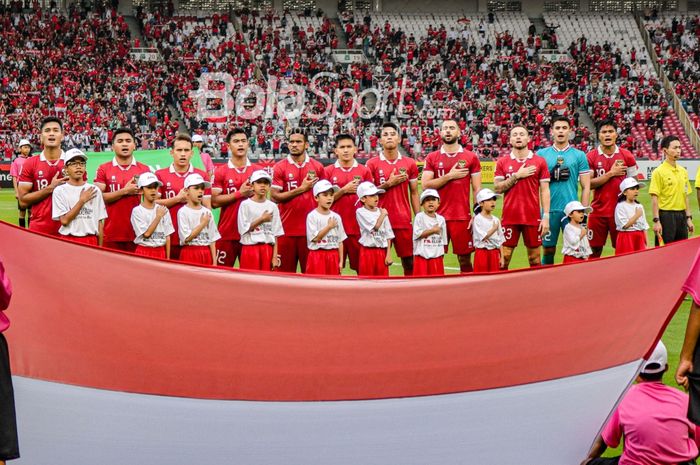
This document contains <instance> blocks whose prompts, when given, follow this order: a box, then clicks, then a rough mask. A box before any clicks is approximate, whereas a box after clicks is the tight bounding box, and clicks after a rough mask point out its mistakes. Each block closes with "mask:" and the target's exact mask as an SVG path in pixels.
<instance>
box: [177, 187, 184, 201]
mask: <svg viewBox="0 0 700 465" xmlns="http://www.w3.org/2000/svg"><path fill="white" fill-rule="evenodd" d="M175 198H176V199H177V201H178V202H180V203H184V202H187V189H185V188H184V187H183V188H182V189H181V190H180V192H178V193H177V195H176V196H175Z"/></svg>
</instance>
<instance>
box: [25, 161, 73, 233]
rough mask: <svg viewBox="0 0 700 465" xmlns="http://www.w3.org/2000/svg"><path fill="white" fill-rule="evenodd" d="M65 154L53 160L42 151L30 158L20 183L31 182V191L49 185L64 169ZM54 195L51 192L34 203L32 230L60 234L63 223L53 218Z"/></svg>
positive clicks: (30, 222)
mask: <svg viewBox="0 0 700 465" xmlns="http://www.w3.org/2000/svg"><path fill="white" fill-rule="evenodd" d="M63 156H64V153H63V152H61V158H60V159H58V160H56V161H52V162H49V161H48V160H47V159H46V157H45V156H44V152H41V154H40V155H39V156H38V157H30V158H28V159H27V161H26V162H24V165H23V166H22V172H21V173H20V175H19V183H20V184H31V185H32V190H31V191H30V192H36V191H40V190H41V189H44V188H46V187H48V185H49V184H51V181H52V180H53V177H54V176H56V173H60V172H61V170H62V169H63ZM59 177H61V174H59ZM52 197H53V194H50V195H49V196H48V197H46V198H45V199H44V200H42V201H41V202H39V203H35V204H34V205H32V207H31V212H32V216H31V218H30V220H29V229H31V230H32V231H38V232H42V233H45V234H53V235H54V236H56V235H58V229H59V228H60V227H61V223H60V221H54V220H53V219H52V211H51V209H52V205H51V202H52Z"/></svg>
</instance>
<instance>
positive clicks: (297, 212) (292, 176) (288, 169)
mask: <svg viewBox="0 0 700 465" xmlns="http://www.w3.org/2000/svg"><path fill="white" fill-rule="evenodd" d="M311 171H313V174H314V176H316V177H318V178H319V179H325V173H324V171H323V165H322V164H321V163H319V162H318V161H316V160H314V159H313V158H311V157H309V156H308V155H307V156H306V159H305V160H304V162H303V163H302V164H301V165H297V164H296V163H295V162H294V160H293V159H292V157H291V156H287V158H284V159H282V160H280V161H278V162H277V163H276V164H275V167H274V169H273V172H272V188H273V189H277V190H279V191H281V192H289V191H291V190H294V189H296V188H297V187H299V186H301V183H302V182H303V181H304V178H306V177H307V176H308V174H309V172H311ZM279 208H280V217H281V219H282V227H283V228H284V235H285V236H304V237H306V216H307V215H308V214H309V212H311V210H313V209H314V208H316V199H315V198H314V193H313V192H312V191H311V190H308V191H306V192H304V193H303V194H301V195H297V196H296V197H294V198H293V199H292V200H290V201H289V202H285V203H280V204H279Z"/></svg>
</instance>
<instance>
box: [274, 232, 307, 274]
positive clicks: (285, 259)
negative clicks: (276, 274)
mask: <svg viewBox="0 0 700 465" xmlns="http://www.w3.org/2000/svg"><path fill="white" fill-rule="evenodd" d="M277 253H278V254H279V255H280V259H281V261H282V263H281V265H280V267H279V268H278V270H279V271H286V272H287V273H296V272H297V263H299V264H300V265H301V271H302V272H304V270H305V269H306V257H307V256H308V255H309V248H308V246H307V244H306V236H280V237H278V238H277Z"/></svg>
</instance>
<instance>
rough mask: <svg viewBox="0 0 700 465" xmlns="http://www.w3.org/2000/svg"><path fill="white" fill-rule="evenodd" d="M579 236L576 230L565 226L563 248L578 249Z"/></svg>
mask: <svg viewBox="0 0 700 465" xmlns="http://www.w3.org/2000/svg"><path fill="white" fill-rule="evenodd" d="M580 234H581V233H580V232H578V231H577V230H576V228H574V227H573V226H570V225H568V224H567V225H566V227H565V228H564V247H566V246H568V247H571V248H572V249H578V248H579V246H580V245H581V235H580Z"/></svg>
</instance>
